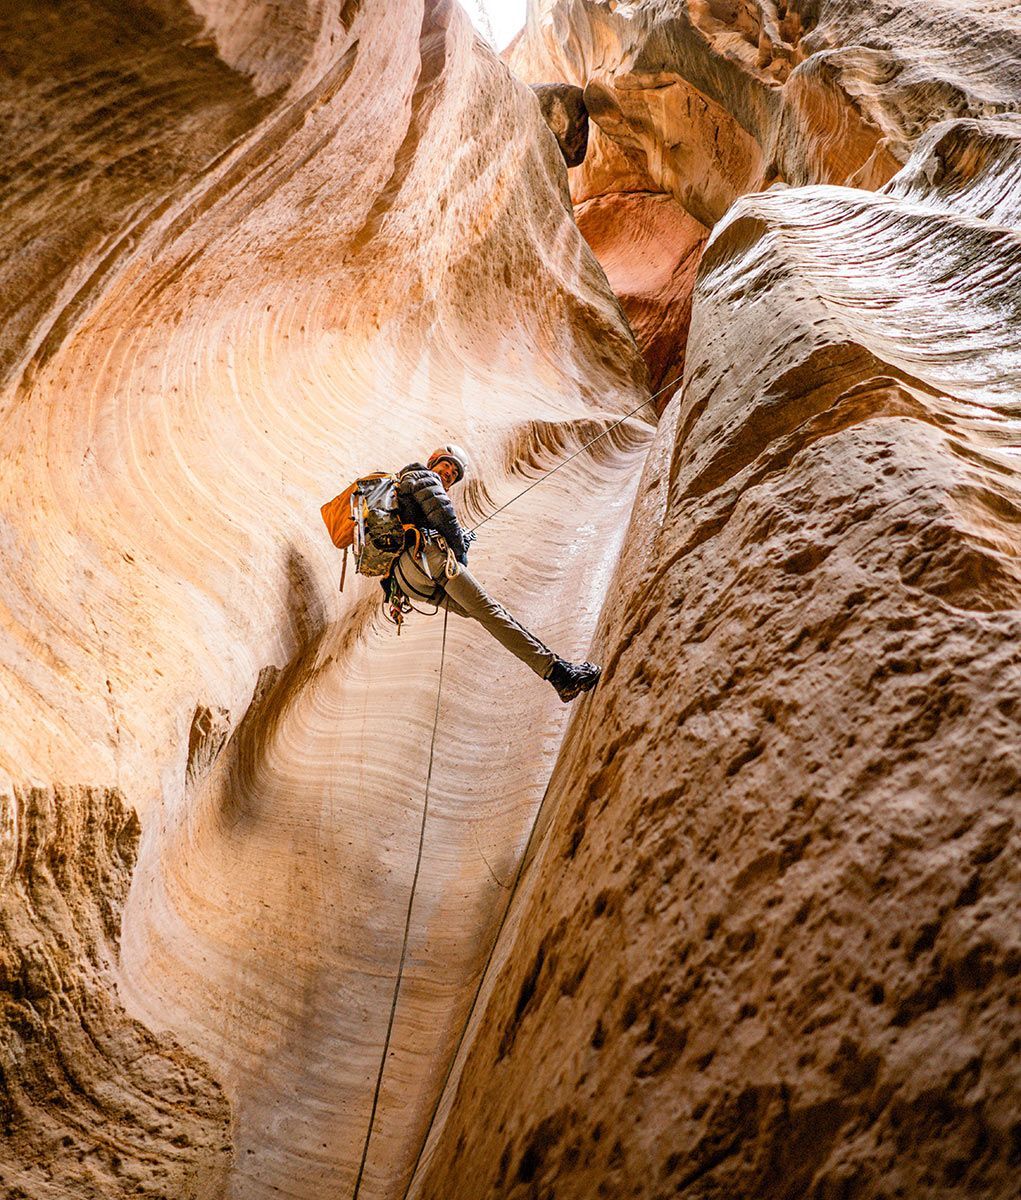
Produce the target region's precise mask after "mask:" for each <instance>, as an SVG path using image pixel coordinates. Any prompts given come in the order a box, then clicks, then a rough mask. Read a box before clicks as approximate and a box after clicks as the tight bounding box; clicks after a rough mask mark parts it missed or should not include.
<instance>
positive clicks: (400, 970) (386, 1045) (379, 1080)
mask: <svg viewBox="0 0 1021 1200" xmlns="http://www.w3.org/2000/svg"><path fill="white" fill-rule="evenodd" d="M449 616H450V613H449V610H448V609H446V608H445V609H444V610H443V641H442V644H441V646H440V677H439V681H438V683H437V684H436V711H435V712H434V713H433V732H432V740H431V741H430V743H429V769H428V771H427V772H426V777H425V803H424V804H423V805H422V828H421V830H420V832H419V835H418V858H417V859H416V860H415V874H414V877H413V878H412V880H411V895H410V896H409V897H408V915H407V917H406V918H405V921H404V940H403V942H402V943H401V961H400V964H399V965H398V967H397V980H396V982H395V984H394V998H393V1001H392V1002H391V1004H390V1019H389V1021H388V1022H387V1025H386V1037H385V1038H384V1040H383V1056H382V1058H381V1059H380V1060H379V1074H378V1075H377V1076H376V1088H375V1091H374V1092H373V1094H372V1111H371V1112H370V1113H369V1128H368V1130H367V1131H366V1134H365V1145H364V1146H363V1147H362V1161H361V1162H360V1163H359V1165H358V1178H357V1179H356V1180H355V1190H354V1192H353V1193H352V1200H358V1192H359V1190H360V1188H361V1186H362V1175H363V1173H364V1171H365V1160H366V1159H367V1158H368V1156H369V1143H370V1142H371V1141H372V1127H373V1125H374V1124H375V1121H376V1108H377V1106H378V1104H379V1092H380V1088H381V1087H382V1085H383V1072H384V1071H385V1069H386V1056H387V1053H388V1051H389V1049H390V1035H391V1034H392V1033H393V1027H394V1018H395V1017H396V1016H397V998H398V996H399V995H400V991H401V980H402V979H403V977H404V961H405V959H406V958H407V955H408V935H409V934H410V932H411V910H412V909H413V908H414V905H415V889H416V888H417V887H418V873H419V870H420V869H421V866H422V847H423V846H424V845H425V819H426V817H427V816H428V814H429V788H430V785H431V784H432V778H433V759H434V758H435V755H436V730H437V729H438V728H439V724H440V697H441V696H442V694H443V664H444V662H446V658H447V618H448V617H449Z"/></svg>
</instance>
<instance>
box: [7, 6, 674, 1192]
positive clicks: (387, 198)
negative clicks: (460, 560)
mask: <svg viewBox="0 0 1021 1200" xmlns="http://www.w3.org/2000/svg"><path fill="white" fill-rule="evenodd" d="M0 22H2V28H0V47H2V49H0V54H2V60H0V61H2V69H3V71H4V72H5V76H6V77H5V86H4V89H3V100H2V103H3V105H4V135H3V136H4V139H5V143H4V163H5V172H4V177H3V181H2V183H0V189H2V195H0V205H2V209H3V212H4V226H3V231H2V235H0V236H2V237H3V238H4V248H5V250H6V251H7V253H6V254H4V255H2V256H0V257H2V259H3V268H2V270H3V272H4V275H3V282H2V284H0V301H2V303H3V305H4V308H5V312H9V313H12V314H14V315H13V316H12V318H11V320H9V321H6V322H5V323H4V326H3V329H2V331H0V348H2V350H3V363H4V371H5V374H4V380H5V382H4V387H3V391H2V392H0V454H2V456H3V460H4V464H5V467H4V470H3V472H0V514H2V521H0V561H2V564H3V573H2V579H3V582H2V583H0V709H2V711H3V713H4V723H3V732H2V735H0V781H4V780H10V781H11V783H10V785H9V786H11V787H13V784H14V783H15V782H17V783H18V784H19V786H20V781H21V780H23V779H28V780H32V781H37V782H40V783H47V782H52V783H53V785H54V787H56V786H57V784H58V783H59V784H60V786H61V787H63V788H66V787H67V786H69V785H68V784H65V783H63V782H61V781H75V782H77V783H78V784H80V785H81V786H83V787H84V786H88V787H91V788H93V789H97V790H98V792H99V793H105V792H106V791H107V790H109V789H111V788H116V789H117V790H118V792H119V794H121V795H123V796H124V797H125V803H127V804H129V805H131V806H132V807H134V808H135V809H136V810H137V812H138V814H139V819H140V821H141V826H142V837H141V841H140V850H139V857H138V863H137V866H136V868H135V871H134V875H133V878H132V884H131V889H130V892H129V895H128V898H127V901H126V903H125V907H124V915H123V921H122V929H121V940H120V956H121V963H120V969H119V976H118V991H117V996H118V997H119V999H120V1001H121V1002H123V1004H124V1005H125V1007H126V1008H127V1010H128V1012H129V1013H130V1014H131V1016H132V1017H134V1018H137V1019H138V1020H141V1021H143V1022H144V1023H145V1025H146V1026H147V1027H148V1028H149V1029H150V1030H152V1031H153V1032H154V1036H157V1037H158V1038H159V1044H160V1045H161V1046H162V1045H164V1044H165V1045H166V1046H167V1047H171V1046H177V1045H178V1044H180V1045H183V1046H185V1047H187V1048H188V1050H189V1051H190V1052H192V1053H194V1054H196V1055H198V1056H200V1057H201V1058H202V1059H203V1060H204V1062H205V1063H206V1068H205V1069H206V1070H207V1071H208V1073H209V1074H211V1075H212V1076H213V1077H215V1079H216V1080H217V1081H218V1082H219V1083H220V1084H221V1085H222V1086H223V1090H224V1094H225V1096H226V1097H227V1099H228V1100H229V1102H230V1105H231V1113H232V1144H233V1152H234V1161H233V1165H232V1167H231V1175H230V1179H229V1183H228V1184H227V1187H228V1188H229V1193H230V1195H231V1196H232V1197H233V1198H234V1200H239V1198H240V1200H259V1198H262V1197H274V1198H279V1197H280V1196H281V1195H286V1196H290V1197H295V1198H298V1197H302V1198H307V1200H320V1198H321V1197H322V1196H324V1195H327V1194H329V1195H333V1194H338V1195H344V1194H351V1193H352V1192H353V1189H354V1183H355V1179H356V1177H357V1174H358V1170H359V1166H360V1162H361V1159H362V1156H363V1152H364V1150H365V1146H366V1137H367V1133H368V1130H369V1120H370V1110H371V1106H372V1101H373V1093H374V1086H375V1081H376V1073H377V1070H378V1066H379V1063H380V1059H381V1056H382V1053H383V1040H384V1036H385V1033H386V1029H387V1021H388V1014H389V1010H390V1005H391V1000H392V996H393V989H394V980H395V975H396V972H397V968H398V963H399V961H400V958H401V948H402V934H403V931H404V927H405V920H406V917H407V914H408V905H409V890H410V887H411V882H412V877H413V874H414V870H415V865H416V860H417V852H418V847H419V830H420V827H421V817H422V812H423V807H424V802H425V785H426V777H427V771H428V764H429V748H430V740H431V731H432V724H433V719H434V714H435V713H436V706H437V687H438V682H439V667H440V647H441V642H442V639H443V620H442V615H441V616H438V617H435V618H430V617H429V616H427V615H424V614H423V615H421V616H419V615H414V616H413V617H412V619H411V620H410V621H409V622H408V624H407V626H406V627H405V630H404V632H403V634H402V635H401V637H400V639H399V640H398V639H397V638H396V636H395V634H394V631H393V630H392V628H390V627H389V626H387V625H385V624H384V623H383V621H382V619H381V617H380V614H379V600H380V598H381V593H380V590H379V587H378V585H377V584H376V582H375V581H370V580H364V579H359V580H355V579H353V577H352V574H351V573H350V572H349V574H348V583H347V586H346V589H345V591H344V593H343V594H340V592H339V589H338V582H339V576H340V556H339V555H338V554H337V553H336V551H335V550H334V549H333V547H332V546H331V545H330V543H329V540H328V538H327V536H326V532H325V529H324V528H323V526H322V523H321V521H320V518H319V506H320V505H321V504H322V503H323V502H324V501H325V500H328V499H330V498H331V497H332V496H333V495H335V494H336V493H337V492H339V491H340V490H341V489H342V488H343V487H344V486H346V485H347V484H348V483H349V482H350V481H351V479H353V478H354V477H356V476H357V475H359V474H362V473H364V472H366V471H368V470H374V469H379V468H389V469H399V468H400V467H402V466H403V465H404V464H405V463H408V462H410V461H413V460H416V459H420V458H422V457H423V455H426V454H428V453H429V451H430V450H431V449H432V448H433V447H434V446H435V445H437V444H441V443H444V442H448V441H455V442H457V443H459V444H461V445H464V446H465V447H466V449H467V451H468V453H469V455H470V456H471V458H472V462H473V472H472V476H471V479H470V481H469V483H468V484H467V485H466V486H465V487H463V488H458V489H456V490H455V500H456V502H457V504H458V505H459V506H460V509H461V512H462V515H463V517H464V519H465V520H466V521H467V522H468V523H470V524H474V523H475V522H476V521H478V520H480V519H481V518H482V517H484V516H486V515H487V514H489V513H491V512H493V510H495V509H496V508H498V507H499V506H500V505H502V504H504V503H505V502H506V501H509V500H510V499H511V498H512V497H514V496H515V495H516V494H518V493H519V492H521V491H523V490H524V489H525V488H527V487H528V485H530V484H531V483H533V482H534V481H535V480H536V479H537V478H538V476H539V475H540V473H541V472H543V471H544V470H547V469H548V468H550V467H552V466H554V465H556V464H557V463H559V462H560V461H561V460H562V459H565V458H567V457H568V456H570V455H573V454H574V453H575V452H576V451H582V447H583V446H584V444H585V443H586V442H588V441H590V440H591V439H592V438H594V437H595V436H596V435H597V434H599V433H600V432H601V431H604V430H606V429H607V428H608V427H609V426H610V425H611V424H613V423H614V422H616V421H618V420H619V418H620V416H621V414H622V413H624V412H626V411H628V410H630V409H633V408H635V407H636V406H637V405H639V404H640V402H641V401H642V399H643V398H644V397H645V396H646V395H647V391H646V388H645V379H646V375H645V369H644V365H643V362H642V359H641V357H640V355H639V353H638V350H637V348H636V346H635V343H634V340H633V338H632V335H631V333H630V331H629V329H628V327H627V325H626V323H625V321H624V319H623V317H622V314H621V310H620V306H619V304H618V302H617V300H616V298H615V297H614V296H613V294H612V292H611V291H610V290H609V288H608V286H607V283H606V279H605V277H604V275H603V272H602V271H601V270H600V268H599V265H598V263H597V262H596V260H595V258H594V256H593V255H592V253H591V251H590V250H589V248H588V246H587V245H586V243H585V241H584V239H583V238H582V237H581V235H580V234H579V232H578V229H577V226H576V224H575V222H574V220H573V216H572V211H571V207H570V199H569V194H568V187H567V178H566V168H565V166H564V163H563V159H562V157H561V154H560V152H559V150H558V148H557V145H556V143H555V141H554V139H553V138H552V137H551V136H550V134H549V131H548V129H547V128H546V127H545V126H544V124H543V121H542V117H541V114H540V111H539V106H538V104H537V102H536V99H535V96H534V95H533V94H532V93H531V91H530V90H529V88H528V87H527V86H526V85H525V84H523V83H521V82H518V81H515V80H513V79H512V78H511V77H510V76H509V74H508V72H507V69H506V67H505V66H504V65H503V64H502V63H500V62H499V61H498V60H497V59H496V57H495V56H494V55H492V54H491V53H490V52H489V51H488V50H487V49H486V48H485V47H484V46H483V45H482V44H481V42H480V41H479V39H478V38H477V37H476V36H475V35H474V34H473V32H472V29H471V26H470V24H469V22H468V20H467V18H466V16H465V15H464V13H463V12H462V11H461V9H460V8H459V7H458V6H457V5H456V4H454V3H452V2H450V0H428V2H427V3H423V2H422V0H408V2H404V0H402V2H401V3H395V2H393V0H362V2H361V3H357V2H356V0H348V2H346V3H343V4H339V3H338V4H331V5H323V4H320V3H318V0H316V2H312V0H309V2H308V3H288V4H286V5H264V4H261V3H251V4H247V3H235V2H234V0H222V2H221V0H195V3H194V4H191V5H189V4H187V3H184V0H161V2H160V3H159V4H142V3H126V4H117V5H110V4H108V3H105V2H100V0H96V2H95V3H87V2H85V0H61V2H60V3H58V4H56V5H48V4H28V5H15V6H7V8H5V10H4V13H3V16H2V17H0ZM651 428H652V425H651V423H650V422H648V421H637V420H636V421H629V422H626V423H625V424H624V425H622V426H621V427H620V428H618V429H617V430H616V431H615V432H614V433H613V434H612V436H608V437H606V438H603V439H602V440H601V441H599V442H598V443H596V445H595V446H594V447H592V449H591V450H588V451H584V452H582V453H579V454H578V456H577V457H576V458H574V459H573V461H572V462H571V464H570V465H569V466H568V467H567V468H565V469H564V470H561V471H559V472H558V473H557V474H556V475H555V476H554V477H553V478H552V480H551V481H550V482H549V483H547V484H545V485H544V486H543V488H542V489H541V490H540V489H535V490H532V491H529V492H528V493H527V494H526V495H525V497H524V498H523V499H521V500H519V501H517V502H516V503H515V504H514V506H513V507H511V508H509V509H507V510H506V511H505V512H504V513H501V514H500V516H499V517H498V518H497V519H495V520H493V521H491V522H489V523H487V524H486V525H485V526H484V527H483V528H482V530H481V531H480V537H479V541H478V543H477V544H476V546H475V547H474V548H473V551H472V555H471V565H472V569H473V571H475V572H476V573H477V574H478V576H479V577H480V579H481V580H482V581H483V582H484V583H485V584H486V585H487V586H488V587H489V588H490V589H491V590H492V591H493V593H494V594H495V595H496V596H497V598H498V599H500V600H501V601H502V602H504V603H505V604H506V605H507V606H508V608H510V609H511V611H513V612H514V613H515V614H516V615H517V616H519V617H520V619H521V620H523V621H524V622H525V623H527V624H528V625H530V626H531V627H532V628H534V630H535V631H536V633H537V634H538V635H539V636H540V637H542V638H543V639H545V640H546V641H547V642H548V643H549V644H550V645H551V646H552V647H553V648H554V649H555V650H557V651H558V652H560V653H561V654H563V655H565V656H569V657H573V658H579V657H584V656H585V653H586V651H587V649H588V642H589V638H590V636H591V632H592V630H593V628H594V626H595V621H596V616H597V614H598V610H599V608H600V606H601V603H602V597H603V593H604V590H605V586H606V582H607V580H608V578H609V573H610V570H611V568H612V564H613V562H614V559H615V556H616V554H617V550H618V547H619V542H620V536H621V533H622V529H623V525H624V522H625V521H626V518H627V514H628V511H629V508H630V503H631V496H632V494H633V491H634V488H635V486H636V484H637V473H638V472H637V468H638V465H639V464H640V462H641V461H642V457H643V455H644V453H645V450H646V449H647V447H648V444H649V438H650V430H651ZM565 597H566V598H567V599H568V601H569V602H568V603H565V602H564V600H565ZM446 647H447V654H446V660H445V664H444V671H443V691H442V696H441V698H440V706H439V725H438V728H437V738H436V761H435V765H434V770H433V773H432V780H431V791H430V795H429V815H428V821H427V825H426V833H425V841H424V845H423V851H422V864H421V873H420V882H419V888H418V893H417V895H416V899H415V905H414V908H413V910H412V914H411V923H410V929H409V940H408V954H407V959H406V964H405V973H404V980H403V985H402V988H401V993H400V1000H399V1005H398V1008H397V1015H396V1020H395V1024H394V1028H393V1037H392V1039H391V1042H390V1054H389V1056H388V1058H387V1063H386V1070H385V1072H384V1076H383V1081H382V1087H381V1091H380V1096H379V1106H378V1109H377V1111H376V1114H375V1121H374V1125H373V1132H372V1139H371V1142H370V1143H369V1145H368V1152H367V1154H366V1157H365V1167H364V1173H363V1177H362V1186H361V1192H360V1195H361V1197H362V1198H363V1200H368V1198H369V1197H372V1196H390V1195H393V1194H398V1193H399V1192H400V1191H402V1190H403V1188H404V1185H405V1183H406V1181H407V1178H408V1175H409V1172H410V1167H411V1163H412V1162H413V1161H414V1158H415V1157H416V1155H417V1153H418V1149H419V1147H420V1146H421V1143H422V1140H423V1138H424V1136H425V1129H426V1127H427V1124H428V1121H429V1116H430V1113H431V1111H432V1109H433V1106H434V1104H435V1102H436V1099H437V1096H438V1092H439V1088H440V1085H441V1082H442V1079H443V1076H444V1073H445V1070H446V1067H447V1064H448V1061H449V1057H450V1053H451V1050H452V1047H453V1046H454V1045H455V1043H456V1040H457V1038H458V1036H459V1034H460V1031H461V1029H462V1027H463V1024H464V1017H465V1015H466V1012H467V1008H468V1006H469V1004H470V1001H471V997H472V995H473V994H474V990H475V987H476V984H477V981H478V977H479V974H480V972H481V969H482V965H483V963H484V962H485V960H486V957H487V954H488V950H489V945H490V943H491V941H492V939H493V937H494V936H495V933H496V930H497V927H498V925H499V921H500V918H501V915H502V912H503V909H504V905H505V903H506V898H507V895H508V890H509V886H510V881H511V880H512V879H513V877H514V873H515V870H516V867H517V863H518V859H519V855H520V853H521V850H522V847H523V845H524V841H525V838H526V837H527V833H528V829H529V826H530V824H531V820H532V817H533V815H534V813H535V810H536V808H537V806H538V804H539V802H540V799H541V796H542V793H543V790H544V787H545V784H546V782H547V780H548V777H549V774H550V771H551V769H552V765H553V761H554V759H555V755H556V752H557V749H558V746H559V743H560V740H561V737H562V732H563V728H564V726H565V723H566V719H567V715H568V714H567V712H566V711H565V710H564V708H563V706H562V705H561V704H560V702H559V700H558V699H557V697H556V695H555V693H554V691H553V689H552V688H551V687H550V686H549V685H548V684H545V683H543V682H542V681H540V680H538V679H536V678H535V677H533V676H532V675H531V674H530V673H529V672H528V671H527V670H526V669H525V668H524V667H523V666H522V665H521V664H520V663H518V662H517V661H516V660H515V659H513V658H512V657H510V656H509V655H507V654H505V653H504V652H502V651H500V650H499V648H496V647H494V645H493V643H492V641H491V640H490V639H489V638H488V636H487V635H486V634H485V633H484V631H483V630H481V629H480V628H478V627H477V626H474V625H473V624H471V623H469V622H466V621H462V620H459V619H455V618H451V620H450V623H449V627H448V629H447V638H446ZM3 786H8V785H6V784H5V783H2V782H0V788H2V787H3ZM60 794H64V793H63V792H61V793H60ZM72 882H73V881H72ZM75 886H79V885H78V884H75ZM82 902H83V903H84V901H82ZM168 1053H169V1051H168ZM196 1086H198V1085H196ZM171 1116H172V1114H171ZM175 1119H176V1118H175ZM189 1119H190V1118H189ZM83 1120H84V1118H83ZM94 1120H95V1121H96V1122H97V1123H100V1124H101V1123H102V1121H103V1114H102V1112H101V1111H99V1110H96V1111H95V1113H94ZM168 1120H170V1116H168ZM182 1120H184V1117H182ZM187 1128H188V1127H187V1124H186V1123H185V1124H183V1125H182V1127H181V1132H182V1133H187ZM86 1135H87V1136H93V1135H92V1134H90V1133H89V1131H88V1130H85V1132H84V1133H83V1136H86ZM95 1136H96V1137H98V1136H99V1134H98V1133H96V1134H95ZM167 1136H168V1137H170V1138H171V1140H172V1137H173V1136H176V1134H171V1133H170V1131H168V1132H167ZM189 1136H190V1135H189ZM46 1147H47V1150H48V1152H49V1153H51V1157H50V1158H49V1160H48V1161H47V1162H46V1163H45V1164H44V1165H45V1166H46V1168H47V1169H52V1170H53V1171H54V1172H64V1171H71V1172H73V1171H74V1169H75V1162H76V1160H75V1159H74V1157H73V1148H72V1147H62V1146H61V1144H60V1143H59V1142H58V1143H56V1144H52V1143H49V1142H47V1143H46Z"/></svg>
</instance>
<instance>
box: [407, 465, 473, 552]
mask: <svg viewBox="0 0 1021 1200" xmlns="http://www.w3.org/2000/svg"><path fill="white" fill-rule="evenodd" d="M397 504H398V507H399V508H400V510H401V520H402V521H403V522H404V524H405V525H415V526H417V527H418V528H419V529H435V530H436V532H437V533H441V534H442V535H443V537H444V538H445V539H446V542H447V545H448V546H449V547H450V548H451V550H453V552H454V557H455V558H456V559H457V561H458V562H459V563H460V564H461V565H462V566H464V565H465V563H467V561H468V543H467V541H466V540H465V536H464V532H463V531H462V529H461V525H460V523H459V521H458V519H457V514H456V513H455V512H454V506H453V505H452V504H451V503H450V497H449V496H448V495H447V491H446V488H444V486H443V480H442V479H440V477H439V475H437V474H436V472H435V471H430V470H429V468H428V467H424V466H422V464H421V463H417V462H416V463H411V464H410V465H409V466H407V467H405V468H404V470H403V471H401V476H400V481H399V482H398V484H397Z"/></svg>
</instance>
